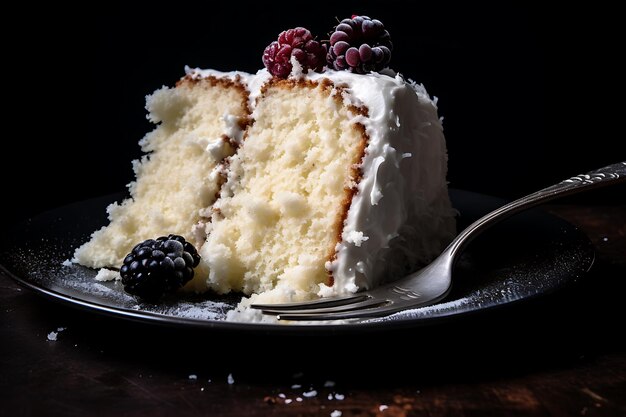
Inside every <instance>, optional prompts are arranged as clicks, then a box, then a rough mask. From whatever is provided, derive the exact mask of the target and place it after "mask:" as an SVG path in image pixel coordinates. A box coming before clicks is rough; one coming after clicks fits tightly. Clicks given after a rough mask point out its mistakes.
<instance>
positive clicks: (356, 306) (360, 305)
mask: <svg viewBox="0 0 626 417" xmlns="http://www.w3.org/2000/svg"><path fill="white" fill-rule="evenodd" d="M387 303H388V301H387V300H380V299H379V300H365V301H361V302H357V303H350V304H344V305H338V306H334V307H320V308H315V309H311V308H304V309H298V310H295V309H294V310H288V311H285V310H275V309H272V308H267V309H263V310H262V311H263V313H265V314H272V315H280V316H282V315H283V314H326V313H337V312H342V311H352V310H361V309H364V308H371V307H380V306H382V305H385V304H387Z"/></svg>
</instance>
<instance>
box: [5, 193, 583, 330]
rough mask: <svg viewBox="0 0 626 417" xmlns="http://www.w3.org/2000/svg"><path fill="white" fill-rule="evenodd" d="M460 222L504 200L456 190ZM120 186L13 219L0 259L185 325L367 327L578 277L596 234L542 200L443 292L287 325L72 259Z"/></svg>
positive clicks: (65, 292) (152, 319)
mask: <svg viewBox="0 0 626 417" xmlns="http://www.w3.org/2000/svg"><path fill="white" fill-rule="evenodd" d="M450 195H451V198H452V202H453V205H454V207H455V208H457V209H458V210H459V213H460V215H459V217H458V226H459V230H461V228H463V227H465V226H467V225H468V224H469V223H470V222H471V221H473V220H475V219H476V218H478V217H479V216H481V215H483V214H485V213H487V212H488V211H491V210H493V209H495V208H497V207H498V206H500V205H502V204H504V201H502V200H500V199H496V198H493V197H488V196H485V195H481V194H476V193H471V192H467V191H460V190H451V191H450ZM121 197H122V196H121V195H110V196H106V197H101V198H96V199H92V200H87V201H83V202H79V203H75V204H71V205H68V206H64V207H61V208H58V209H55V210H51V211H48V212H46V213H43V214H41V215H39V216H36V217H34V218H32V219H29V220H27V221H25V222H22V223H19V224H17V225H15V226H14V227H12V228H11V229H10V230H8V232H6V233H3V235H2V238H1V240H0V267H1V268H2V269H3V270H4V271H5V272H6V273H7V274H8V275H9V276H11V277H12V278H13V279H15V280H16V281H17V282H19V283H20V284H22V285H24V286H26V287H27V288H30V289H32V290H34V291H36V292H37V293H39V294H41V295H44V296H46V297H48V298H51V299H54V300H56V301H60V302H63V303H65V304H68V305H71V306H73V307H79V308H83V309H87V310H89V311H91V312H94V313H102V314H106V315H110V316H114V317H118V318H122V319H130V320H135V321H142V322H146V323H155V324H166V325H173V326H182V327H196V328H220V329H226V330H262V331H272V332H293V331H298V332H309V331H312V332H319V331H326V330H329V331H333V332H336V331H353V330H356V331H363V330H377V329H382V328H383V327H384V328H385V329H389V328H391V327H400V326H417V325H422V324H430V323H434V322H437V321H439V320H442V319H447V320H450V319H455V318H458V317H460V316H463V315H466V314H468V313H474V312H479V311H483V310H488V309H491V308H494V307H497V306H503V305H507V304H510V303H512V302H516V301H519V300H524V299H529V298H533V297H535V296H537V295H540V294H545V293H548V292H551V291H553V290H555V289H557V288H559V287H561V286H563V285H564V284H566V283H569V282H573V281H575V280H576V279H578V278H580V277H581V276H582V275H583V274H584V273H585V272H586V271H587V270H588V269H589V268H590V267H591V265H592V263H593V258H594V252H593V249H592V246H591V243H590V241H589V239H588V238H587V237H586V236H585V235H584V234H582V233H581V232H580V231H579V230H578V229H576V228H575V227H574V226H572V225H571V224H569V223H567V222H565V221H564V220H562V219H559V218H557V217H554V216H552V215H549V214H547V213H545V212H543V211H541V210H537V209H535V210H531V211H528V212H525V213H522V214H519V215H517V216H515V217H512V218H511V219H508V220H506V221H504V222H502V223H500V224H498V225H496V226H494V227H493V228H492V229H490V230H488V231H487V232H485V233H484V234H483V235H481V236H479V237H478V238H477V239H476V240H474V241H473V242H472V243H471V244H470V245H469V246H468V248H467V250H466V251H465V253H464V254H463V256H462V257H461V259H460V260H459V262H458V263H457V266H456V269H455V271H454V274H453V281H454V285H453V289H452V291H451V293H450V295H449V296H448V298H447V299H446V300H444V301H443V302H441V303H439V304H436V305H433V306H428V307H423V308H420V309H415V310H412V311H407V312H402V313H398V314H396V315H393V316H390V317H387V318H384V319H376V320H370V321H367V322H361V323H345V324H317V325H286V324H267V323H265V324H262V323H237V322H229V321H224V316H225V314H226V312H227V311H228V310H230V309H232V308H233V306H234V305H236V304H237V302H238V301H239V299H240V296H237V295H232V296H228V297H217V296H214V295H213V296H211V295H205V296H202V297H201V296H189V297H188V298H185V299H179V298H177V299H170V300H166V302H165V303H164V304H163V305H160V306H151V305H146V304H142V303H138V302H137V300H135V298H133V297H131V296H129V295H127V294H126V293H124V291H123V289H122V286H121V284H120V283H119V282H97V281H94V280H93V277H94V276H95V274H96V272H95V271H93V270H91V269H88V268H85V267H82V266H79V265H70V266H64V265H63V262H64V261H65V260H67V259H69V258H71V256H72V254H73V251H74V249H75V248H76V247H78V246H79V245H81V244H82V243H84V242H85V241H86V240H87V239H88V238H89V235H90V234H91V233H92V232H93V231H94V230H96V229H98V228H100V227H101V226H103V225H104V224H106V223H107V220H106V214H105V207H106V206H107V205H108V204H109V203H111V202H112V201H114V200H119V199H120V198H121Z"/></svg>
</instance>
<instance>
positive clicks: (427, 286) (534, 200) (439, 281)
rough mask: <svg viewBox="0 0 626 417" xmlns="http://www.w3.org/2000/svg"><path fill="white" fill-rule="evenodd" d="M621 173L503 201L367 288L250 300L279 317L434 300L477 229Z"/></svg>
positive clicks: (393, 308) (369, 310)
mask: <svg viewBox="0 0 626 417" xmlns="http://www.w3.org/2000/svg"><path fill="white" fill-rule="evenodd" d="M625 179H626V162H619V163H617V164H613V165H609V166H606V167H604V168H600V169H598V170H595V171H591V172H589V173H587V174H582V175H577V176H575V177H571V178H569V179H566V180H564V181H561V182H559V183H558V184H555V185H552V186H550V187H547V188H544V189H542V190H540V191H537V192H535V193H533V194H530V195H527V196H526V197H522V198H520V199H518V200H515V201H513V202H511V203H509V204H506V205H504V206H502V207H500V208H498V209H496V210H494V211H492V212H490V213H488V214H486V215H485V216H483V217H481V218H480V219H478V220H476V221H475V222H474V223H472V224H471V225H469V226H468V227H467V228H466V229H465V230H463V231H462V232H461V233H459V235H458V236H457V237H456V238H455V239H454V240H453V241H452V242H451V243H450V245H448V247H447V248H446V249H445V250H444V251H443V252H442V253H441V254H440V255H439V256H438V257H437V258H435V260H434V261H432V262H431V263H430V264H429V265H427V266H426V267H424V268H423V269H421V270H419V271H417V272H415V273H413V274H411V275H409V276H407V277H404V278H402V279H399V280H397V281H394V282H392V283H389V284H386V285H383V286H381V287H378V288H375V289H373V290H370V291H363V292H360V293H357V294H354V295H351V296H346V297H332V298H322V299H319V300H314V301H309V302H304V303H287V304H253V305H252V308H256V309H261V310H262V311H263V313H265V314H272V315H276V316H277V317H278V319H279V320H341V319H352V318H367V317H380V316H386V315H389V314H392V313H395V312H398V311H401V310H406V309H409V308H417V307H423V306H426V305H430V304H434V303H436V302H438V301H440V300H441V299H443V298H445V297H446V296H447V295H448V293H449V292H450V288H451V286H452V268H453V267H454V263H455V261H456V259H457V258H458V255H459V254H460V253H461V252H462V250H463V249H464V248H465V247H466V246H467V244H468V243H469V242H470V241H471V240H472V239H473V238H475V237H476V236H477V235H478V234H480V233H481V232H482V231H484V230H485V229H487V228H488V227H490V226H492V225H494V224H495V223H497V222H499V221H501V220H503V219H505V218H507V217H509V216H511V215H513V214H515V213H518V212H520V211H522V210H526V209H528V208H530V207H533V206H535V205H537V204H539V203H543V202H546V201H549V200H553V199H555V198H558V197H563V196H566V195H571V194H576V193H579V192H581V191H587V190H591V189H595V188H598V187H600V186H605V185H609V184H617V183H619V182H623V181H624V180H625Z"/></svg>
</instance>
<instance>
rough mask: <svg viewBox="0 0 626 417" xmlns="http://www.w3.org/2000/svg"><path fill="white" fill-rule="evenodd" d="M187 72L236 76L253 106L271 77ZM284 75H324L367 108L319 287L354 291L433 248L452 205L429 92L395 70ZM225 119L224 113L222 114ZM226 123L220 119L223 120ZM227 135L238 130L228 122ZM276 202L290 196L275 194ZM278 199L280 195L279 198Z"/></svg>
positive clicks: (449, 221) (447, 232) (325, 292)
mask: <svg viewBox="0 0 626 417" xmlns="http://www.w3.org/2000/svg"><path fill="white" fill-rule="evenodd" d="M185 70H186V72H187V75H188V76H191V77H192V78H195V77H208V76H214V77H228V78H231V79H233V80H235V79H238V80H239V81H240V82H242V83H243V84H245V85H246V86H247V88H248V90H249V92H250V99H249V106H250V109H251V110H252V112H253V116H254V108H255V104H256V98H257V97H258V96H259V94H260V92H261V89H262V87H263V85H264V84H265V83H266V82H267V81H268V80H269V79H271V75H270V74H269V72H268V71H267V70H265V69H262V70H260V71H258V72H257V73H256V74H254V75H252V74H247V73H243V72H239V71H233V72H227V73H225V72H220V71H215V70H200V69H190V68H189V67H186V69H185ZM291 77H296V78H301V77H306V78H308V79H310V80H314V81H320V80H322V79H325V78H326V79H329V80H330V81H332V83H333V84H334V86H335V87H341V90H339V89H336V90H335V93H336V94H338V93H339V91H341V94H342V98H343V101H344V103H345V104H347V105H354V106H357V107H365V108H367V116H364V115H360V114H355V115H354V119H353V121H352V122H353V123H360V124H362V125H363V126H364V127H365V131H366V133H367V135H368V137H369V141H368V145H367V148H366V150H365V156H364V158H363V161H362V164H361V169H362V178H361V180H360V181H359V183H358V185H357V193H356V194H355V196H354V198H353V200H352V203H351V205H350V209H349V211H348V215H347V218H346V221H345V223H344V230H343V233H342V241H341V242H340V243H339V244H337V247H336V251H337V256H336V259H335V260H333V261H332V262H327V264H326V267H327V269H328V270H329V271H331V272H332V275H333V277H334V285H333V286H332V287H326V286H325V285H323V284H322V285H321V288H320V291H319V293H318V294H319V295H320V296H330V295H336V294H345V293H351V292H355V291H357V290H359V289H363V288H371V287H374V286H376V285H378V284H379V283H380V282H381V281H382V280H384V279H386V278H388V277H398V276H401V275H404V274H405V273H406V272H407V271H406V268H407V266H408V267H409V268H414V267H415V266H417V265H419V264H424V263H426V262H428V261H429V260H430V259H432V258H433V257H434V256H436V255H437V254H438V253H439V252H440V251H441V250H442V249H443V245H444V244H445V242H447V241H448V240H450V239H451V238H452V236H453V235H454V231H455V226H454V212H453V209H452V207H451V205H450V200H449V197H448V192H447V183H446V181H445V178H446V172H447V154H446V146H445V139H444V136H443V129H442V126H441V120H440V119H439V118H438V115H437V107H436V99H435V100H432V99H431V98H430V97H429V95H428V94H427V92H426V90H425V89H424V87H423V86H421V85H417V84H415V83H414V82H412V81H410V80H409V81H406V80H405V79H404V78H403V77H402V76H401V75H400V74H395V73H393V72H392V71H386V72H385V74H379V73H371V74H367V75H360V74H352V73H349V72H345V71H332V70H327V71H325V72H324V73H322V74H319V73H315V72H312V71H309V72H308V73H305V72H303V71H302V68H300V67H299V66H298V65H294V71H293V72H292V75H291ZM225 120H226V121H228V120H229V119H225ZM227 124H228V123H227ZM228 126H229V128H230V129H232V131H229V134H228V135H229V136H230V137H235V138H241V135H240V132H236V131H235V129H237V128H238V127H236V126H235V124H234V123H233V124H229V125H228ZM283 197H284V198H283V200H284V201H283V202H284V209H285V210H286V211H287V212H289V211H290V210H296V209H297V205H298V202H297V201H293V199H292V198H291V196H283ZM281 201H282V200H281Z"/></svg>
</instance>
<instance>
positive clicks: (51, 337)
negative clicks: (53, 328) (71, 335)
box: [48, 332, 58, 342]
mask: <svg viewBox="0 0 626 417" xmlns="http://www.w3.org/2000/svg"><path fill="white" fill-rule="evenodd" d="M57 335H58V333H57V332H50V333H48V340H49V341H51V342H56V340H57Z"/></svg>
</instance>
